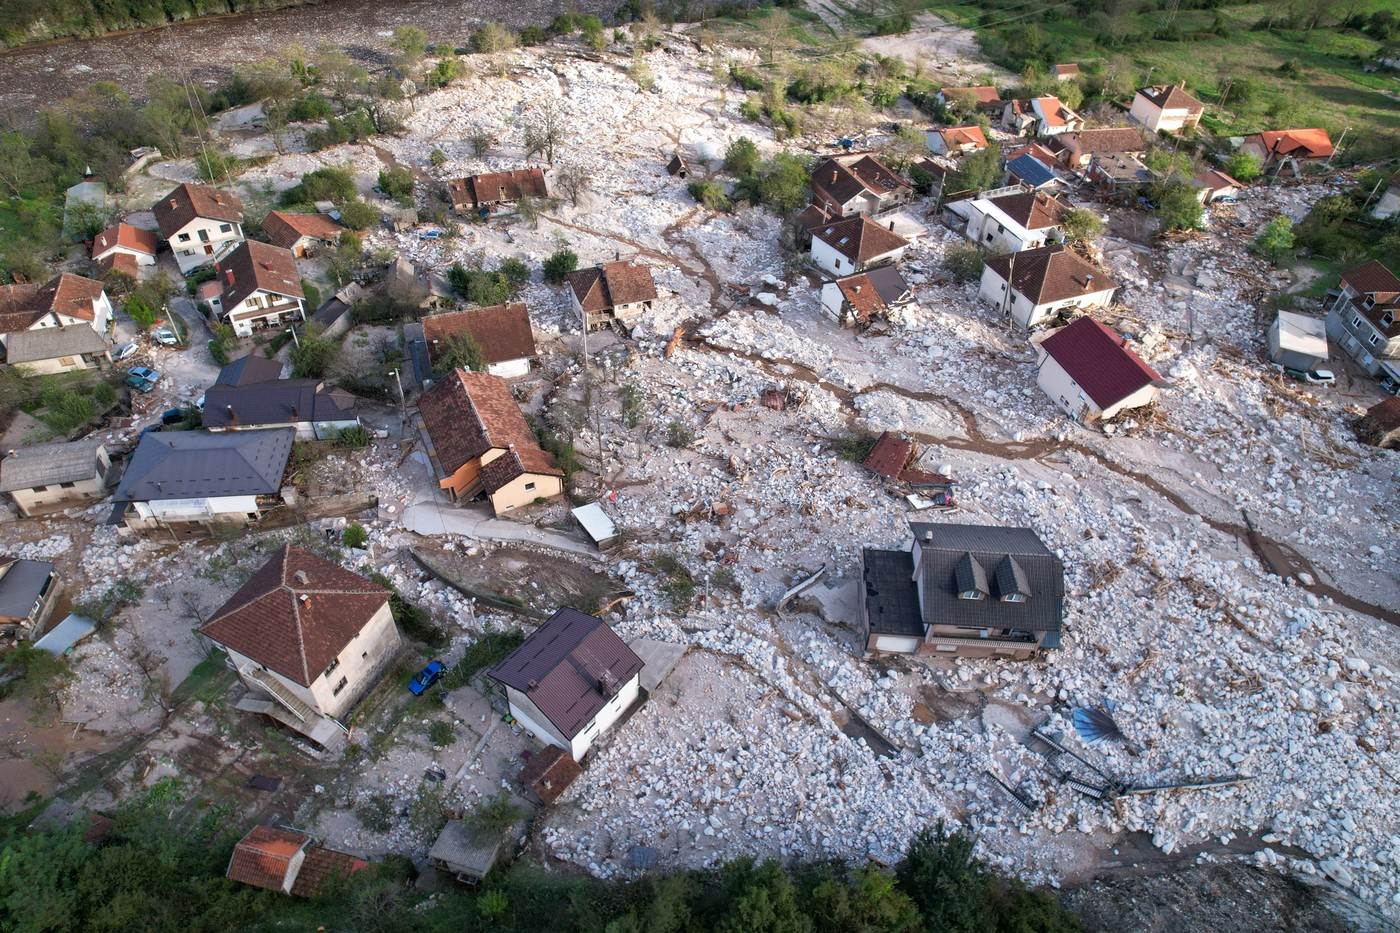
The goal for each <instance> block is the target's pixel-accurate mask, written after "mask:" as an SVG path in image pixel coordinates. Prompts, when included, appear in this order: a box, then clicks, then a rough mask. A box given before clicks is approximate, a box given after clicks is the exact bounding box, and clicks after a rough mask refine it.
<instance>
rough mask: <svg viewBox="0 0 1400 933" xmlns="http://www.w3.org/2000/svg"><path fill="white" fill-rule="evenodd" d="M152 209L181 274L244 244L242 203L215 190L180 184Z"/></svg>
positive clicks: (189, 271)
mask: <svg viewBox="0 0 1400 933" xmlns="http://www.w3.org/2000/svg"><path fill="white" fill-rule="evenodd" d="M152 210H153V211H154V212H155V215H156V225H157V226H158V227H160V235H161V236H163V237H165V240H166V242H167V243H169V244H170V249H171V251H172V252H173V253H174V254H175V263H176V265H178V266H179V267H180V274H181V275H189V274H190V273H191V272H192V271H194V270H195V269H198V268H199V267H200V266H204V265H208V264H209V263H211V262H217V261H218V260H220V259H222V258H223V257H224V256H225V255H227V254H228V252H229V251H230V250H232V249H233V248H234V247H235V246H237V245H238V244H239V243H242V242H243V202H242V201H240V200H238V198H236V197H234V196H233V195H231V194H228V193H227V192H224V191H220V190H218V189H217V188H211V187H209V186H208V185H192V184H189V183H186V184H182V185H180V186H179V187H178V188H176V189H175V190H174V191H171V192H170V193H169V194H167V195H166V196H165V197H163V198H161V199H160V200H159V201H157V202H156V203H155V206H154V207H153V208H152Z"/></svg>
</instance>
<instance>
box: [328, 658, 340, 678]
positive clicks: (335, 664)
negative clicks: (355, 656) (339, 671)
mask: <svg viewBox="0 0 1400 933" xmlns="http://www.w3.org/2000/svg"><path fill="white" fill-rule="evenodd" d="M337 667H340V658H336V659H335V660H334V661H332V662H331V663H330V665H329V666H328V667H327V668H326V674H325V676H327V677H329V676H331V671H333V670H335V669H336V668H337Z"/></svg>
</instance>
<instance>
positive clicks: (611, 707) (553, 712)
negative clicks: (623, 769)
mask: <svg viewBox="0 0 1400 933" xmlns="http://www.w3.org/2000/svg"><path fill="white" fill-rule="evenodd" d="M642 667H643V665H642V659H641V658H639V657H637V655H636V653H635V652H634V651H633V650H632V649H631V648H629V647H628V646H627V643H626V642H624V641H623V640H622V639H621V638H619V637H618V636H617V633H616V632H614V631H613V630H612V629H611V628H610V627H609V626H608V625H607V623H605V622H604V621H603V620H602V619H599V618H596V617H594V616H591V615H588V614H587V613H584V612H579V611H578V610H577V609H567V608H566V609H560V610H558V611H557V612H555V613H554V615H552V616H550V617H549V620H548V621H547V622H545V623H544V624H543V625H541V626H540V627H539V628H537V629H535V631H533V632H531V633H530V635H529V636H528V637H527V638H526V639H525V641H524V642H522V643H521V645H520V647H519V648H516V649H515V650H514V651H512V652H511V653H510V654H509V655H508V656H507V657H506V658H505V660H503V661H501V663H499V664H497V665H496V666H495V667H493V668H492V669H491V670H490V673H489V676H490V677H491V679H492V680H494V681H495V682H496V683H498V684H500V685H501V687H502V688H503V689H504V690H505V693H506V700H507V703H508V704H509V706H510V712H511V715H512V716H514V717H515V719H516V721H517V722H519V723H520V724H521V725H522V726H524V727H525V729H526V731H527V732H529V733H530V734H531V735H533V736H534V737H535V738H536V739H538V740H539V741H541V742H543V743H544V744H546V745H555V746H558V747H559V748H562V749H564V750H565V751H567V752H568V753H569V754H570V756H571V757H572V758H573V759H574V760H575V761H582V760H583V757H584V755H586V754H587V753H588V750H589V748H591V747H592V746H593V743H594V742H596V741H597V740H598V738H599V737H600V736H602V735H603V734H604V733H606V732H607V731H608V730H609V729H610V728H612V726H613V725H614V724H615V723H616V722H617V721H618V720H619V719H621V718H622V715H623V714H624V713H626V712H627V710H628V709H630V708H631V706H632V704H634V703H636V702H637V700H638V698H639V696H640V694H641V676H640V675H641V672H642Z"/></svg>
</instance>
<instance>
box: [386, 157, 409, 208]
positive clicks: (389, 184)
mask: <svg viewBox="0 0 1400 933" xmlns="http://www.w3.org/2000/svg"><path fill="white" fill-rule="evenodd" d="M379 190H380V191H383V192H384V193H385V194H386V195H388V196H389V197H391V198H393V199H394V200H395V201H398V202H399V203H400V204H405V205H408V204H412V203H413V173H412V172H411V171H409V170H408V169H406V168H404V167H403V166H402V165H396V166H394V167H393V168H388V169H380V170H379Z"/></svg>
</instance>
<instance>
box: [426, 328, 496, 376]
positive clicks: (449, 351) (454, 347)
mask: <svg viewBox="0 0 1400 933" xmlns="http://www.w3.org/2000/svg"><path fill="white" fill-rule="evenodd" d="M454 369H466V370H470V371H472V372H477V373H480V372H485V371H486V357H485V356H484V355H482V352H481V345H480V344H479V343H477V342H476V340H475V339H474V338H473V337H472V335H471V334H466V333H463V334H453V335H451V336H450V337H448V338H447V340H446V341H445V342H444V346H443V348H442V349H441V350H435V351H434V352H433V372H435V373H437V374H438V375H439V376H443V375H445V374H447V373H450V372H452V371H453V370H454Z"/></svg>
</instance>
